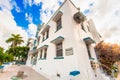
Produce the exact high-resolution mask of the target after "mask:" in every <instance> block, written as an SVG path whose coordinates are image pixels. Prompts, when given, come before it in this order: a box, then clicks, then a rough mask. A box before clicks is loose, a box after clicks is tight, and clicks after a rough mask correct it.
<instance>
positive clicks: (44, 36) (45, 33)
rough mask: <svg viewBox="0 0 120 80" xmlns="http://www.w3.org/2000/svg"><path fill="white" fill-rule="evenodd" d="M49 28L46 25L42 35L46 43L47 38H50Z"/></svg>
mask: <svg viewBox="0 0 120 80" xmlns="http://www.w3.org/2000/svg"><path fill="white" fill-rule="evenodd" d="M49 28H50V26H49V25H46V26H45V27H44V29H43V31H41V34H42V36H43V37H42V41H45V40H46V39H47V38H49Z"/></svg>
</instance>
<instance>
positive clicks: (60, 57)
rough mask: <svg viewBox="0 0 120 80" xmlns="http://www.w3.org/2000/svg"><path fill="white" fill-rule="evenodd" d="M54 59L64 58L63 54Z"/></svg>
mask: <svg viewBox="0 0 120 80" xmlns="http://www.w3.org/2000/svg"><path fill="white" fill-rule="evenodd" d="M54 59H64V57H63V56H59V57H54Z"/></svg>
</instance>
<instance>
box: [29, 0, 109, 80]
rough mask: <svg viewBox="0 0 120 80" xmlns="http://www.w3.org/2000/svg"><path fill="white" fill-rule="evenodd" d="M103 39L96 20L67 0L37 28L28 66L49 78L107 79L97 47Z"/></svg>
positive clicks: (74, 79) (53, 79) (70, 79)
mask: <svg viewBox="0 0 120 80" xmlns="http://www.w3.org/2000/svg"><path fill="white" fill-rule="evenodd" d="M100 41H101V36H100V35H99V33H98V32H97V30H96V29H95V26H94V24H93V21H92V20H87V19H86V17H85V16H84V15H83V14H82V13H81V12H80V11H79V8H76V7H75V5H74V4H73V3H72V2H71V1H70V0H65V1H64V3H63V4H62V5H61V7H60V8H59V9H58V10H57V11H56V12H55V14H54V15H53V16H52V17H51V19H50V20H49V21H48V22H47V23H46V24H43V25H42V27H41V29H38V31H37V34H36V39H35V41H34V47H33V48H32V47H31V49H30V51H29V55H28V59H27V65H28V66H30V67H32V68H33V69H35V71H37V72H39V73H40V74H42V75H43V76H45V77H47V78H48V79H50V80H107V77H105V75H104V73H102V72H101V71H100V67H99V63H98V61H97V58H96V53H95V50H94V46H95V44H96V43H98V42H100ZM103 75H104V76H103ZM108 80H109V79H108Z"/></svg>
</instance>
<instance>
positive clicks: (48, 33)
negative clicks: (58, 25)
mask: <svg viewBox="0 0 120 80" xmlns="http://www.w3.org/2000/svg"><path fill="white" fill-rule="evenodd" d="M48 37H49V30H47V35H46V39H47V38H48Z"/></svg>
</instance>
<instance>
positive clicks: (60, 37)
mask: <svg viewBox="0 0 120 80" xmlns="http://www.w3.org/2000/svg"><path fill="white" fill-rule="evenodd" d="M59 39H64V37H62V36H59V37H57V38H55V39H54V40H52V41H51V43H53V42H54V41H57V40H59Z"/></svg>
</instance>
